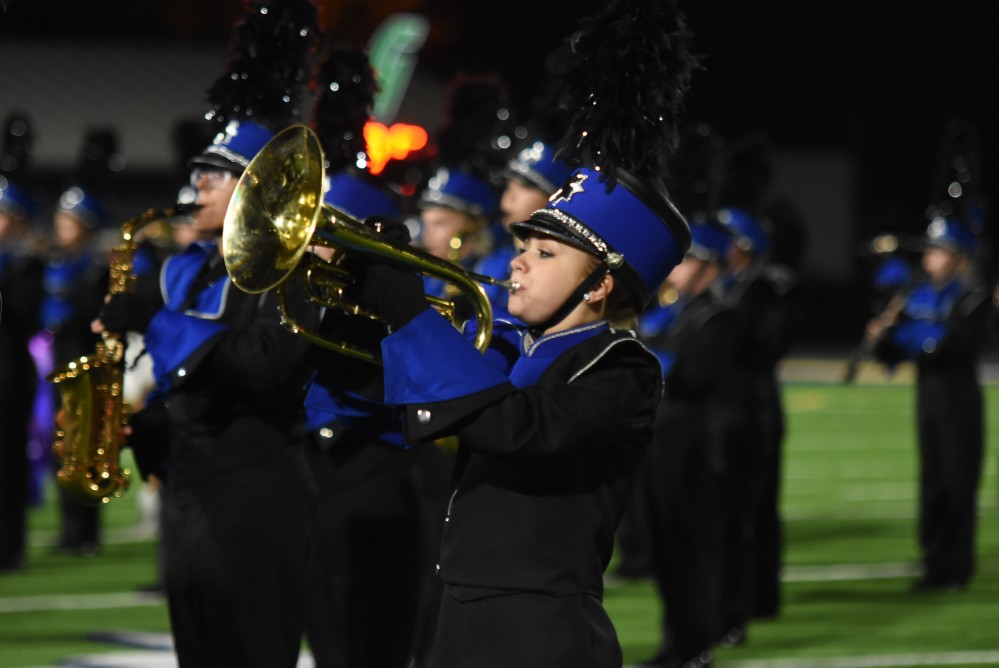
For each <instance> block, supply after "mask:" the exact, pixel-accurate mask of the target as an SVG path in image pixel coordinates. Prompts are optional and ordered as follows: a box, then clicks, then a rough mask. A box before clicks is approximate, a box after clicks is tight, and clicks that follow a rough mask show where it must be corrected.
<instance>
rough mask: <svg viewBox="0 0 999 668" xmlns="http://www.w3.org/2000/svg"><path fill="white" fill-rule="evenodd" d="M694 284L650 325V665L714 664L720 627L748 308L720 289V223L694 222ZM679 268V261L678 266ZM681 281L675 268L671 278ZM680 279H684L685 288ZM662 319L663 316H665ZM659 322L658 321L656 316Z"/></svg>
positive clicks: (645, 484) (723, 236) (723, 234)
mask: <svg viewBox="0 0 999 668" xmlns="http://www.w3.org/2000/svg"><path fill="white" fill-rule="evenodd" d="M691 237H692V241H691V247H690V250H689V251H688V257H689V258H691V259H690V260H685V262H691V265H689V267H691V268H687V271H689V272H691V273H690V279H689V281H690V285H689V286H682V285H681V286H679V288H682V290H680V292H681V295H682V296H681V298H680V300H679V301H677V302H676V303H675V307H674V310H675V311H676V314H675V316H674V318H673V319H672V321H671V322H669V324H668V325H667V326H665V327H662V328H657V329H656V330H652V329H651V328H650V326H649V324H648V323H646V324H645V325H644V326H643V332H644V335H643V339H644V340H645V341H646V342H647V343H648V344H649V345H650V346H652V347H653V349H654V350H655V351H656V353H657V354H658V355H659V357H660V359H661V360H662V361H663V370H664V372H665V392H664V395H663V402H662V404H661V405H660V407H659V410H658V413H657V416H656V427H655V437H654V439H653V445H652V447H651V448H650V452H649V458H648V461H647V462H646V464H645V468H644V469H643V478H642V482H641V484H640V486H639V489H640V490H642V496H643V497H644V498H641V499H638V502H639V503H641V504H643V505H644V507H645V515H646V516H647V517H648V518H649V522H650V531H649V536H650V542H651V545H650V551H651V556H652V559H651V565H652V572H653V575H654V577H655V580H656V584H657V588H658V590H659V594H660V596H661V597H662V600H663V609H664V614H663V625H662V629H663V631H662V638H661V640H662V645H661V648H660V651H659V653H658V654H657V656H656V657H654V658H653V659H652V660H650V661H649V662H646V663H645V664H643V665H648V666H687V667H688V668H693V667H695V666H706V665H710V663H711V659H712V653H711V650H712V648H713V645H714V643H715V641H716V640H717V639H718V637H719V634H720V631H721V623H722V620H721V594H722V592H721V586H720V585H721V580H722V573H723V565H724V560H723V544H724V541H723V530H724V522H723V517H724V515H723V507H722V503H721V501H722V497H721V495H720V490H722V489H724V488H725V479H726V476H727V475H731V473H730V472H726V471H725V470H724V466H725V460H726V451H727V449H729V448H730V447H731V445H730V444H731V443H733V442H734V441H737V439H738V437H739V434H738V430H737V427H738V424H729V423H727V422H726V421H724V420H720V419H718V418H719V417H720V416H724V415H726V411H725V410H724V405H723V404H724V401H725V392H724V388H725V385H726V383H727V382H728V380H729V377H730V375H731V372H732V369H733V367H734V365H735V355H736V351H737V345H738V339H737V335H738V332H739V329H740V328H739V315H738V314H737V313H736V312H735V311H734V310H733V309H731V308H730V307H728V306H727V305H726V304H725V302H724V301H723V299H722V297H721V296H720V294H719V293H718V292H717V291H714V290H712V289H711V287H712V283H714V281H715V280H716V279H712V275H713V274H718V275H720V273H721V271H722V269H721V267H722V266H724V264H723V263H724V258H725V254H726V251H727V248H728V245H729V243H730V239H731V237H730V236H729V234H728V232H727V231H726V230H725V229H724V228H722V227H720V226H718V225H714V224H711V223H701V224H695V225H692V226H691ZM678 271H679V270H678ZM669 280H670V281H673V278H672V277H671V278H670V279H669ZM679 288H678V289H679ZM657 321H658V318H657ZM657 324H658V323H657Z"/></svg>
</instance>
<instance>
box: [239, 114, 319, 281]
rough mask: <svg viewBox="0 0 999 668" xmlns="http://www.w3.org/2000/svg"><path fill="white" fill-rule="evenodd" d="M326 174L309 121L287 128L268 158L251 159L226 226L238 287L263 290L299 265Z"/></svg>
mask: <svg viewBox="0 0 999 668" xmlns="http://www.w3.org/2000/svg"><path fill="white" fill-rule="evenodd" d="M324 178H325V176H324V166H323V152H322V148H321V147H320V144H319V139H318V137H317V136H316V134H315V133H314V132H312V131H310V130H309V129H308V128H306V127H305V126H300V125H299V126H293V127H290V128H287V129H286V130H283V131H282V132H281V141H279V142H272V144H271V145H270V146H269V148H268V154H267V159H266V160H253V161H251V162H250V164H249V165H248V166H247V168H246V170H245V171H244V172H243V175H242V176H241V177H240V179H239V181H238V182H237V184H236V190H235V192H234V193H233V196H232V199H231V200H230V201H229V208H228V209H227V210H226V217H225V223H224V225H223V228H222V257H223V259H224V261H225V266H226V271H228V272H229V276H230V277H231V278H232V282H233V283H235V284H236V287H238V288H239V289H240V290H242V291H244V292H249V293H251V294H259V293H262V292H266V291H267V290H270V289H271V288H274V287H276V286H278V285H280V284H281V283H283V282H284V281H285V280H286V279H287V278H288V277H289V276H290V275H291V274H292V273H293V272H294V271H295V268H296V267H297V266H298V265H299V263H300V262H301V260H302V257H303V256H304V255H305V252H306V250H307V249H308V246H309V243H310V240H311V239H312V235H313V233H314V232H315V230H316V224H317V221H318V218H319V214H320V211H321V210H322V206H323V200H322V197H323V180H324Z"/></svg>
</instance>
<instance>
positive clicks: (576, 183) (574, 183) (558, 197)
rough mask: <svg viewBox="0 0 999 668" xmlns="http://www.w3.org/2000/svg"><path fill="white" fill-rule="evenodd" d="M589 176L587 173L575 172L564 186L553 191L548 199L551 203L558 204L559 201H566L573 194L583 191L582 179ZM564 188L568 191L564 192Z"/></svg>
mask: <svg viewBox="0 0 999 668" xmlns="http://www.w3.org/2000/svg"><path fill="white" fill-rule="evenodd" d="M588 178H590V177H589V175H587V174H576V175H575V176H573V177H572V179H570V180H569V182H568V183H566V184H565V185H564V186H562V187H561V188H559V189H558V190H557V191H555V194H553V195H552V196H551V199H550V200H548V201H549V202H550V203H551V204H552V205H555V204H558V203H559V202H568V201H569V200H571V199H572V198H573V196H574V195H576V194H578V193H581V192H583V181H585V180H586V179H588ZM566 188H568V189H569V192H568V193H567V192H566Z"/></svg>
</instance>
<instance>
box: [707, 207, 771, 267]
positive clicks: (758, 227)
mask: <svg viewBox="0 0 999 668" xmlns="http://www.w3.org/2000/svg"><path fill="white" fill-rule="evenodd" d="M715 219H716V220H717V221H718V222H719V223H720V224H722V225H724V226H725V227H726V228H727V229H728V230H729V232H731V234H732V236H733V237H734V241H735V245H736V246H737V247H738V248H739V249H741V250H744V251H748V252H751V253H753V254H755V255H765V254H766V253H767V252H769V250H770V234H769V233H768V232H767V230H766V229H765V228H764V227H763V225H762V223H760V221H759V220H757V219H756V218H755V217H754V216H751V215H749V213H747V212H746V211H745V210H743V209H737V208H734V207H730V208H725V209H720V210H719V211H718V213H717V214H715Z"/></svg>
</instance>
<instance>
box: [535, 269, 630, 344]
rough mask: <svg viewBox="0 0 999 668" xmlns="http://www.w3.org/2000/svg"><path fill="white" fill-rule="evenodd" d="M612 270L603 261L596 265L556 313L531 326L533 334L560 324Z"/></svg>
mask: <svg viewBox="0 0 999 668" xmlns="http://www.w3.org/2000/svg"><path fill="white" fill-rule="evenodd" d="M609 272H610V267H608V266H607V264H606V263H604V262H601V263H600V264H598V265H597V266H596V268H595V269H594V270H593V271H591V272H590V275H589V276H587V277H586V278H584V279H583V282H582V283H580V284H579V286H578V287H577V288H576V289H575V290H573V292H572V294H571V295H569V297H568V298H567V299H566V300H565V301H564V302H562V305H561V306H559V307H558V309H557V310H556V311H555V313H553V314H552V316H551V317H550V318H548V319H547V320H545V321H544V322H542V323H541V324H538V325H534V326H533V327H531V329H530V332H531V335H532V336H533V337H535V338H537V337H539V336H541V335H542V334H544V332H545V331H546V330H548V329H551V328H552V327H554V326H555V325H557V324H559V323H560V322H562V321H563V320H565V318H566V317H567V316H568V315H569V314H570V313H572V311H573V309H575V308H576V307H577V306H579V303H580V302H582V301H584V299H583V295H585V294H586V293H587V292H589V291H590V290H592V289H593V288H595V287H596V286H597V284H598V283H600V281H602V280H603V279H604V276H606V275H607V274H608V273H609Z"/></svg>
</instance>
